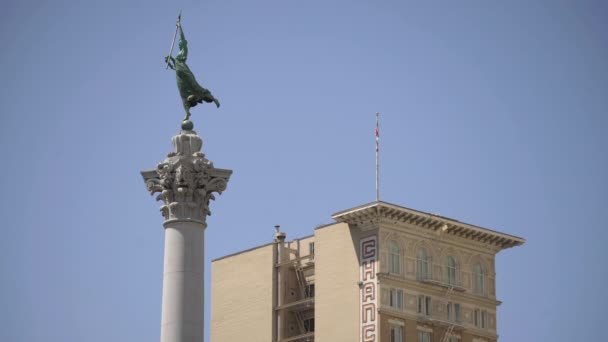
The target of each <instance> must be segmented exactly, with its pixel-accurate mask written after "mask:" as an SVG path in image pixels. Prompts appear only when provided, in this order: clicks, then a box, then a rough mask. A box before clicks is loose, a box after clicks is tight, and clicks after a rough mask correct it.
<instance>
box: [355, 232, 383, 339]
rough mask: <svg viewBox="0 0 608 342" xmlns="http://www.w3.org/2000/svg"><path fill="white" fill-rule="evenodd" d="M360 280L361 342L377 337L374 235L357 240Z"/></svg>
mask: <svg viewBox="0 0 608 342" xmlns="http://www.w3.org/2000/svg"><path fill="white" fill-rule="evenodd" d="M359 248H360V249H359V255H360V260H359V261H360V262H359V264H360V266H359V267H360V279H359V280H360V281H361V283H360V284H361V305H360V306H361V309H360V310H361V311H360V319H361V342H377V341H378V340H379V338H378V335H379V334H378V317H377V313H378V311H377V306H378V291H377V289H376V286H377V283H376V270H377V268H378V243H377V239H376V236H370V237H366V238H363V239H361V240H360V241H359Z"/></svg>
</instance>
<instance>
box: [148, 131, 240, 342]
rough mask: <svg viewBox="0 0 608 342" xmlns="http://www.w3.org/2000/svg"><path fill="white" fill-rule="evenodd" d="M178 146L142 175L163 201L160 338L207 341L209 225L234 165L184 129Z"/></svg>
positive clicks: (176, 139)
mask: <svg viewBox="0 0 608 342" xmlns="http://www.w3.org/2000/svg"><path fill="white" fill-rule="evenodd" d="M172 142H173V147H174V151H173V152H171V153H169V154H168V156H167V159H165V160H164V161H163V162H162V163H160V164H158V167H157V168H156V169H155V170H150V171H143V172H142V176H143V177H144V181H145V182H146V187H147V189H148V191H150V193H151V194H155V193H159V195H158V196H157V198H156V199H157V200H159V201H162V202H163V203H164V204H163V205H162V206H161V208H160V211H161V213H162V214H163V217H164V218H165V222H164V226H165V259H164V271H163V299H162V318H161V342H203V340H204V311H205V307H204V293H205V292H204V280H205V278H204V270H205V267H204V266H205V265H204V262H205V259H204V255H205V253H204V252H205V228H206V227H207V223H206V219H207V215H210V210H209V201H210V200H212V199H215V196H214V195H213V193H214V192H217V193H220V194H221V193H222V191H224V190H226V186H227V184H228V180H229V178H230V175H231V174H232V171H231V170H224V169H217V168H215V167H214V166H213V163H211V162H210V161H209V160H207V159H206V158H205V155H204V154H203V153H202V152H200V151H201V148H202V146H203V141H202V139H201V138H200V137H199V136H198V135H197V134H196V132H194V131H181V132H180V134H178V135H176V136H174V137H173V139H172Z"/></svg>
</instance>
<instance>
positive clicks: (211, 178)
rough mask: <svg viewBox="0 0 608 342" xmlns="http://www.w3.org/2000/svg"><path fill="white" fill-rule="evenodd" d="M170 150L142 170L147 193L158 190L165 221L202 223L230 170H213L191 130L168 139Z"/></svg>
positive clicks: (226, 183)
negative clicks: (155, 164) (162, 157)
mask: <svg viewBox="0 0 608 342" xmlns="http://www.w3.org/2000/svg"><path fill="white" fill-rule="evenodd" d="M172 142H173V147H174V151H173V152H170V153H169V154H168V155H167V159H165V160H164V161H163V162H162V163H160V164H158V166H157V167H156V169H155V170H149V171H142V172H141V174H142V176H143V178H144V181H145V183H146V188H147V189H148V191H150V194H151V195H154V194H155V193H159V195H158V196H157V197H156V200H157V201H163V203H164V204H163V205H162V206H161V207H160V211H161V213H162V215H163V217H164V218H165V224H166V223H167V222H170V221H176V220H180V221H181V220H187V221H196V222H199V223H201V224H203V225H204V226H206V219H207V215H211V211H210V210H209V201H210V200H215V196H214V194H213V193H214V192H217V193H218V194H221V193H222V192H223V191H224V190H226V187H227V185H228V180H229V179H230V175H231V174H232V170H225V169H216V168H215V167H214V166H213V163H212V162H211V161H209V160H207V159H206V158H205V155H204V154H203V153H202V152H201V148H202V147H203V140H202V139H201V138H200V137H199V136H198V135H197V134H196V132H194V131H181V132H180V133H179V134H178V135H176V136H174V137H173V139H172Z"/></svg>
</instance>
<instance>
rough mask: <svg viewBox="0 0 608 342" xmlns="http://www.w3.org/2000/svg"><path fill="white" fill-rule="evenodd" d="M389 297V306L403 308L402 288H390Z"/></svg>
mask: <svg viewBox="0 0 608 342" xmlns="http://www.w3.org/2000/svg"><path fill="white" fill-rule="evenodd" d="M389 297H390V298H389V306H390V307H392V308H396V309H400V310H403V290H399V289H390V293H389Z"/></svg>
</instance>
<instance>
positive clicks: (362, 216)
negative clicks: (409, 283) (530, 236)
mask: <svg viewBox="0 0 608 342" xmlns="http://www.w3.org/2000/svg"><path fill="white" fill-rule="evenodd" d="M332 218H333V219H334V220H336V221H337V222H346V223H348V224H349V225H355V226H361V227H364V226H368V225H369V224H370V223H372V222H374V223H379V222H380V221H381V220H383V219H388V220H390V221H391V222H403V223H407V224H411V225H414V226H416V227H420V228H423V229H427V230H429V231H432V232H441V233H443V234H449V235H453V236H457V237H460V238H464V239H467V240H471V241H477V242H481V243H484V244H488V245H492V246H495V247H496V248H497V249H498V250H502V249H507V248H511V247H515V246H520V245H523V244H524V242H525V241H526V240H525V239H523V238H521V237H517V236H513V235H509V234H505V233H501V232H497V231H494V230H491V229H487V228H483V227H479V226H475V225H472V224H468V223H463V222H460V221H458V220H454V219H451V218H447V217H444V216H440V215H434V214H429V213H425V212H422V211H418V210H414V209H410V208H406V207H401V206H398V205H395V204H391V203H386V202H382V201H378V202H372V203H369V204H365V205H362V206H359V207H355V208H352V209H348V210H344V211H341V212H338V213H335V214H333V215H332Z"/></svg>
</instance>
